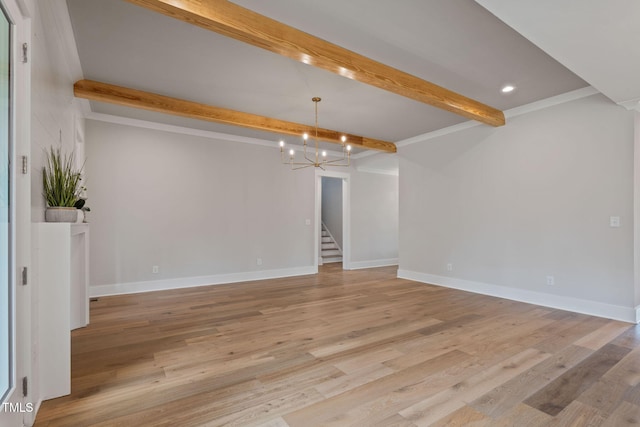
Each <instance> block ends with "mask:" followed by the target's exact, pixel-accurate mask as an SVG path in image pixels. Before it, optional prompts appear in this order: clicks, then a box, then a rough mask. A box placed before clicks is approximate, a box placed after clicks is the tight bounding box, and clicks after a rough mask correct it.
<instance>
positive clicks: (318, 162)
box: [280, 96, 351, 170]
mask: <svg viewBox="0 0 640 427" xmlns="http://www.w3.org/2000/svg"><path fill="white" fill-rule="evenodd" d="M311 100H312V101H313V103H314V104H315V109H316V125H315V132H316V134H315V138H314V139H315V143H316V144H315V145H316V152H315V158H309V156H308V155H307V140H308V139H309V134H307V133H305V134H304V135H302V139H303V141H304V159H303V160H304V161H301V162H296V159H295V157H296V152H295V150H294V149H293V148H292V149H290V150H289V160H287V159H286V158H285V154H284V141H280V156H281V158H282V163H283V164H285V165H290V166H291V169H292V170H297V169H303V168H308V167H311V166H313V167H316V168H320V169H322V170H324V168H325V166H349V162H350V160H351V145H348V144H347V143H346V142H347V137H346V136H344V135H342V137H341V138H340V140H341V141H342V158H340V159H335V160H327V152H326V151H324V150H323V151H320V147H319V140H318V102H320V101H321V99H320V98H318V97H317V96H316V97H313V98H311ZM345 162H346V163H345Z"/></svg>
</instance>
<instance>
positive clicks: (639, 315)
mask: <svg viewBox="0 0 640 427" xmlns="http://www.w3.org/2000/svg"><path fill="white" fill-rule="evenodd" d="M635 311H636V320H635V322H634V323H640V305H638V306H636V310H635Z"/></svg>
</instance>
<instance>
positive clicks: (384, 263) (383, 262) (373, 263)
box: [349, 258, 398, 270]
mask: <svg viewBox="0 0 640 427" xmlns="http://www.w3.org/2000/svg"><path fill="white" fill-rule="evenodd" d="M390 265H398V258H388V259H372V260H370V261H351V262H350V263H349V270H359V269H361V268H375V267H388V266H390Z"/></svg>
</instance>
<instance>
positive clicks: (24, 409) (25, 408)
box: [0, 402, 34, 414]
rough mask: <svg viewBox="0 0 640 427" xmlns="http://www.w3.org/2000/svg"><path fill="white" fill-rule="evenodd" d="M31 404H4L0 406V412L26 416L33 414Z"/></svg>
mask: <svg viewBox="0 0 640 427" xmlns="http://www.w3.org/2000/svg"><path fill="white" fill-rule="evenodd" d="M33 409H34V408H33V403H31V402H29V403H22V402H17V403H11V402H4V403H3V404H2V405H1V406H0V412H7V413H16V412H18V413H21V414H28V413H31V412H33Z"/></svg>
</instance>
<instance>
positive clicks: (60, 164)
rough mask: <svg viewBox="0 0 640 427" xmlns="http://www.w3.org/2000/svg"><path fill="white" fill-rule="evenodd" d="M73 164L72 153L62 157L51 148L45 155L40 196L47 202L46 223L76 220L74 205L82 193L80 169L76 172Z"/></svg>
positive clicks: (76, 211)
mask: <svg viewBox="0 0 640 427" xmlns="http://www.w3.org/2000/svg"><path fill="white" fill-rule="evenodd" d="M74 164H75V156H74V154H73V152H72V153H70V154H68V155H63V154H62V153H61V151H60V149H59V148H53V147H51V148H50V149H49V151H48V152H47V153H46V159H45V165H44V168H43V170H42V187H43V193H42V194H43V195H44V198H45V200H46V202H47V210H46V211H45V221H47V222H76V221H77V219H78V209H77V208H76V207H75V204H76V202H77V201H78V200H79V199H80V193H81V192H82V191H83V187H82V186H81V185H80V181H81V180H82V168H80V169H79V170H78V169H76V168H75V166H74Z"/></svg>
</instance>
